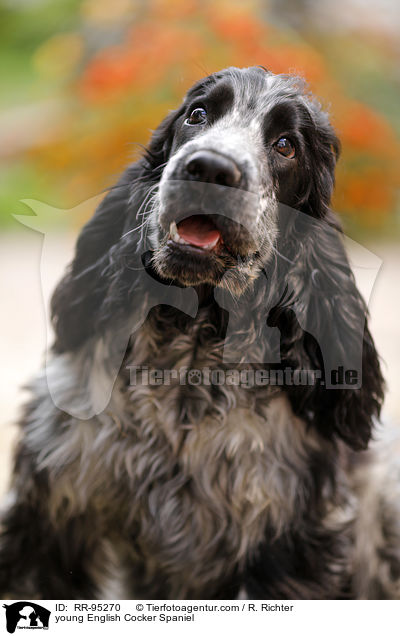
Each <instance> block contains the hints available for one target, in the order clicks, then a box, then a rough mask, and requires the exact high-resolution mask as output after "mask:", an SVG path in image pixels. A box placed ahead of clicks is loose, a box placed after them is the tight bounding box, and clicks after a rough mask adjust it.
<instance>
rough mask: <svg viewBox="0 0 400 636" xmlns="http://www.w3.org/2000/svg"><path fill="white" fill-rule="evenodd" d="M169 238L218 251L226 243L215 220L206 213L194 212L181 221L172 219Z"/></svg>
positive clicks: (188, 244) (180, 243) (180, 242)
mask: <svg viewBox="0 0 400 636" xmlns="http://www.w3.org/2000/svg"><path fill="white" fill-rule="evenodd" d="M168 239H169V240H170V241H172V242H173V243H177V244H178V245H186V246H191V247H195V248H198V249H200V250H204V251H207V252H212V251H214V252H218V251H220V248H221V247H222V245H223V244H224V241H223V239H222V235H221V232H220V230H219V229H218V228H217V226H216V225H215V223H214V221H213V220H212V219H211V218H210V217H209V216H206V215H204V214H194V215H192V216H189V217H187V218H186V219H183V221H180V222H179V223H176V222H175V221H171V223H170V226H169V236H168Z"/></svg>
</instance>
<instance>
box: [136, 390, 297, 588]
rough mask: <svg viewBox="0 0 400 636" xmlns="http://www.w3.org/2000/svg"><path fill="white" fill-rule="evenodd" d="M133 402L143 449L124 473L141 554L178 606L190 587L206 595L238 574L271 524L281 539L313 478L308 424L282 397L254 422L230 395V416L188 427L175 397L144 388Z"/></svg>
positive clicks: (208, 417)
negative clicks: (306, 478) (308, 476)
mask: <svg viewBox="0 0 400 636" xmlns="http://www.w3.org/2000/svg"><path fill="white" fill-rule="evenodd" d="M131 397H132V404H134V407H132V418H133V420H134V422H135V428H136V435H137V441H136V444H135V452H134V453H132V451H131V457H130V460H131V462H132V464H131V466H129V467H128V471H129V473H130V474H131V475H132V476H133V481H132V492H133V493H134V497H135V505H134V506H133V508H132V510H131V514H132V522H135V523H136V524H137V522H138V519H139V520H140V522H139V525H138V533H137V537H136V540H137V541H138V543H139V545H140V552H141V553H142V554H143V553H144V554H146V566H147V568H149V569H150V570H152V569H154V572H157V571H161V572H164V574H165V575H166V576H167V577H168V580H169V584H170V585H174V586H175V589H174V594H175V597H179V596H180V594H181V593H182V594H187V590H188V588H190V586H192V587H193V590H195V589H197V592H195V591H194V592H193V593H194V594H196V593H200V592H199V589H200V588H201V587H202V586H206V585H208V584H210V583H212V581H213V580H221V579H224V577H225V576H226V575H229V574H230V573H229V572H228V570H229V568H231V569H232V570H233V569H234V568H235V567H236V566H238V567H239V568H240V564H241V563H244V561H245V559H246V557H248V556H249V554H251V552H252V551H254V550H255V548H256V547H257V546H258V545H259V544H260V542H262V541H263V538H264V536H265V531H266V527H267V525H268V524H270V525H271V526H273V527H274V529H275V530H276V531H279V529H280V528H283V527H284V526H285V525H286V524H287V522H288V520H289V519H290V518H291V517H292V515H293V511H294V509H295V508H296V506H298V505H299V502H300V501H301V481H302V477H303V475H304V473H305V472H306V470H307V467H306V465H305V456H306V455H307V451H306V448H305V446H306V437H305V436H304V430H303V424H302V422H300V421H299V420H297V419H296V418H294V416H293V414H292V412H291V409H290V406H289V404H288V402H287V400H286V399H285V398H284V397H283V396H280V397H277V398H274V399H273V400H272V401H271V402H270V403H269V404H268V405H267V404H265V405H264V407H263V409H261V412H260V413H259V414H256V413H255V411H254V409H251V408H250V407H249V405H248V406H246V405H245V404H244V405H242V406H237V402H238V395H237V394H235V392H232V394H231V395H230V396H228V394H227V392H225V394H224V396H223V397H221V396H219V399H220V401H223V402H224V403H227V402H230V405H231V407H230V408H228V407H226V406H225V407H224V410H222V409H221V411H220V412H219V414H218V410H215V409H210V410H209V411H208V412H207V409H206V410H205V412H204V415H203V417H202V418H199V419H198V420H197V421H195V422H192V423H191V422H190V421H187V420H186V421H185V419H184V418H182V408H184V407H182V404H181V403H180V401H179V391H178V390H174V388H173V387H169V390H168V389H167V388H165V387H164V391H162V392H160V390H157V389H155V388H154V387H149V386H147V387H144V386H141V387H138V388H137V389H136V390H134V391H133V392H132V396H131ZM186 397H187V396H186ZM243 401H244V398H243V399H242V402H243ZM205 402H207V398H206V397H205V396H204V395H203V400H202V404H203V406H204V403H205ZM217 402H218V400H217ZM293 438H295V439H296V443H295V444H293ZM293 464H295V465H297V467H298V470H297V471H296V472H295V471H294V470H293ZM299 493H300V494H299ZM183 582H184V583H183ZM181 584H184V585H185V591H184V590H183V589H182V590H181V589H180V588H179V586H180V585H181Z"/></svg>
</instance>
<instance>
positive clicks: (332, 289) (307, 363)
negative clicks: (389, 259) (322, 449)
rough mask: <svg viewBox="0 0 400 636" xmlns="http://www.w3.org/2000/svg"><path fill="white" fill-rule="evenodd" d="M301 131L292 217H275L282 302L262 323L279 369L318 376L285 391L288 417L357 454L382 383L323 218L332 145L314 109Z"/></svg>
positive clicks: (337, 246) (363, 319)
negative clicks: (270, 334) (277, 343)
mask: <svg viewBox="0 0 400 636" xmlns="http://www.w3.org/2000/svg"><path fill="white" fill-rule="evenodd" d="M303 124H304V125H303V128H302V132H303V134H304V137H305V140H306V144H307V153H306V158H305V161H304V164H305V165H304V175H303V180H302V181H303V183H302V186H303V188H302V193H301V197H300V201H299V207H298V210H299V212H296V211H293V210H287V214H286V217H285V214H284V211H283V212H282V214H281V215H280V216H281V219H280V222H281V223H282V216H283V217H284V219H285V220H284V221H283V225H284V227H283V230H282V228H281V236H282V239H281V244H280V245H279V251H280V252H281V253H283V254H285V255H286V257H287V260H286V261H284V262H283V263H281V265H280V268H281V271H280V273H279V275H278V278H279V279H280V280H281V281H284V283H285V285H287V286H288V292H289V293H288V294H287V297H289V298H290V301H289V302H287V301H286V302H285V301H283V302H282V303H280V304H278V305H277V306H276V307H275V309H274V310H273V311H272V312H271V315H270V318H269V322H270V324H271V325H275V326H278V327H279V329H280V331H281V355H282V360H283V364H287V365H288V366H290V367H292V368H294V369H312V370H316V371H320V372H321V376H322V377H321V378H320V381H318V382H317V383H316V384H315V385H314V386H308V388H307V387H304V386H300V387H296V386H292V387H287V392H288V393H289V396H290V398H291V401H292V405H293V407H294V410H295V411H296V413H299V414H301V415H302V417H304V418H306V419H307V420H308V421H309V422H310V423H312V424H313V425H314V426H316V427H318V429H319V430H320V432H321V433H322V434H323V435H325V436H327V437H334V436H335V435H336V436H339V437H341V438H342V439H343V440H345V441H346V443H347V444H349V446H351V447H352V448H354V449H362V448H366V446H367V444H368V441H369V439H370V437H371V432H372V425H373V419H374V417H377V416H378V415H379V411H380V406H381V402H382V399H383V379H382V375H381V371H380V367H379V360H378V355H377V352H376V350H375V346H374V343H373V340H372V338H371V334H370V332H369V330H368V325H367V308H366V306H365V303H364V301H363V299H362V297H361V295H360V293H359V292H358V290H357V287H356V283H355V279H354V276H353V273H352V271H351V268H350V265H349V262H348V258H347V255H346V253H345V249H344V246H343V241H342V234H341V228H340V224H339V222H338V220H337V219H336V218H335V216H334V215H333V214H332V212H331V211H330V210H329V203H330V198H331V195H332V190H333V186H334V168H335V164H336V160H337V157H338V153H339V142H338V140H337V138H336V136H335V134H334V131H333V129H332V127H331V126H330V124H329V121H328V117H327V115H326V113H324V112H322V111H321V110H320V108H319V106H318V104H316V103H313V102H310V103H308V105H307V108H305V109H304V119H303ZM288 263H289V264H288ZM278 284H279V283H278ZM353 383H354V384H353Z"/></svg>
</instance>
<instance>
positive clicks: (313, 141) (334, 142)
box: [296, 101, 340, 218]
mask: <svg viewBox="0 0 400 636" xmlns="http://www.w3.org/2000/svg"><path fill="white" fill-rule="evenodd" d="M301 112H302V116H301V119H302V133H303V135H304V140H305V144H306V152H305V157H304V165H303V170H302V177H301V184H300V195H299V203H298V205H296V207H297V208H298V209H299V210H302V211H303V212H306V213H307V214H310V215H311V216H314V217H317V218H324V217H325V216H326V215H327V214H328V212H329V205H330V200H331V197H332V193H333V188H334V185H335V166H336V162H337V160H338V158H339V154H340V142H339V140H338V138H337V136H336V134H335V131H334V130H333V128H332V126H331V124H330V122H329V117H328V115H327V113H326V112H324V111H323V110H321V108H320V106H319V104H318V103H317V102H313V101H308V102H307V105H306V106H305V105H304V106H303V108H302V111H301Z"/></svg>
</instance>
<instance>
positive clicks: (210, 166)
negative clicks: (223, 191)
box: [185, 150, 242, 187]
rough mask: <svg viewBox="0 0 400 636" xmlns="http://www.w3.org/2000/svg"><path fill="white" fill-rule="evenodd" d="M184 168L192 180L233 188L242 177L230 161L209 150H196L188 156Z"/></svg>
mask: <svg viewBox="0 0 400 636" xmlns="http://www.w3.org/2000/svg"><path fill="white" fill-rule="evenodd" d="M185 167H186V171H187V172H188V173H189V174H190V177H191V178H192V179H195V180H196V181H204V182H205V183H217V184H218V185H225V186H230V187H235V186H238V185H239V182H240V180H241V177H242V175H241V172H240V170H239V168H238V167H237V165H236V164H235V163H234V162H233V161H232V160H231V159H228V157H224V156H223V155H220V154H219V153H216V152H211V151H210V150H198V151H197V152H195V153H193V154H192V155H190V157H189V158H188V160H187V162H186V166H185Z"/></svg>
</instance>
